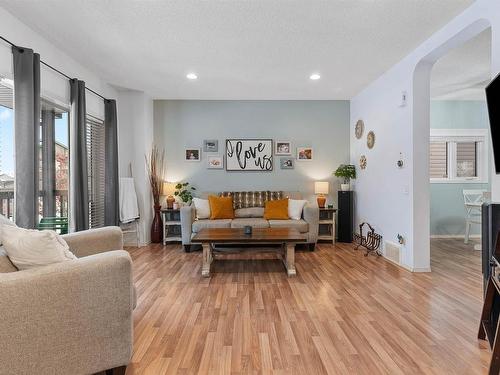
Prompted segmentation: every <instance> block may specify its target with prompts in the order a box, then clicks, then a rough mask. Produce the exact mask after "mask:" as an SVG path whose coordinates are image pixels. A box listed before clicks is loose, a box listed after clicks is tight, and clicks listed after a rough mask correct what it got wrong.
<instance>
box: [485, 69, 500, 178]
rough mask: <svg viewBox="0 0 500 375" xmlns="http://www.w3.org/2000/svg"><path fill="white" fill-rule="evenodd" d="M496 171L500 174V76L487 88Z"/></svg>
mask: <svg viewBox="0 0 500 375" xmlns="http://www.w3.org/2000/svg"><path fill="white" fill-rule="evenodd" d="M486 103H487V104H488V115H489V117H490V129H491V143H492V145H493V158H494V162H495V170H496V173H497V174H500V74H499V75H497V76H496V77H495V79H494V80H493V81H491V82H490V84H489V85H488V86H487V87H486Z"/></svg>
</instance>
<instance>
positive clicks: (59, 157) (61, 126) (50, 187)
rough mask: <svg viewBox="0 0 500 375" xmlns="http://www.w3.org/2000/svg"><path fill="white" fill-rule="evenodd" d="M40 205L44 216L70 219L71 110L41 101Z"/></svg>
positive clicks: (44, 100)
mask: <svg viewBox="0 0 500 375" xmlns="http://www.w3.org/2000/svg"><path fill="white" fill-rule="evenodd" d="M41 107H42V113H41V121H40V205H39V216H40V217H39V219H41V218H42V217H45V218H47V217H63V218H67V217H68V187H69V110H68V109H67V108H65V107H64V106H63V105H57V104H54V103H53V102H51V101H48V100H46V99H42V102H41Z"/></svg>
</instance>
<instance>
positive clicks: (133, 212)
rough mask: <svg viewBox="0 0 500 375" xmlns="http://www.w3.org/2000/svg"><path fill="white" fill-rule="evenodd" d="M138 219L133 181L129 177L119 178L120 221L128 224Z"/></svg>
mask: <svg viewBox="0 0 500 375" xmlns="http://www.w3.org/2000/svg"><path fill="white" fill-rule="evenodd" d="M138 217H139V207H138V205H137V194H136V192H135V186H134V179H133V178H130V177H121V178H120V221H121V222H122V223H130V222H131V221H134V220H135V219H137V218H138Z"/></svg>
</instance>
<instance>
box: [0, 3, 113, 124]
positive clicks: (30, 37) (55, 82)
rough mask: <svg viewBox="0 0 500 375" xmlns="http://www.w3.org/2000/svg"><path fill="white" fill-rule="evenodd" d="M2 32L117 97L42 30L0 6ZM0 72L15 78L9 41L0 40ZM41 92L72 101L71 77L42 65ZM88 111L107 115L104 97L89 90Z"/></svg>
mask: <svg viewBox="0 0 500 375" xmlns="http://www.w3.org/2000/svg"><path fill="white" fill-rule="evenodd" d="M0 35H2V36H3V37H4V38H6V39H8V40H10V41H11V42H13V43H15V44H16V45H18V46H23V47H27V48H31V49H33V50H34V51H35V52H37V53H39V54H40V57H41V59H42V60H43V61H45V62H46V63H48V64H50V65H52V66H54V67H55V68H57V69H59V70H60V71H62V72H64V73H66V74H67V75H69V76H70V77H75V78H78V79H81V80H83V81H85V84H86V86H87V87H90V88H91V89H92V90H94V91H97V92H98V93H100V94H101V95H103V96H105V97H108V98H115V97H116V91H115V90H114V88H113V87H111V86H110V85H108V84H107V83H106V82H105V81H104V80H102V79H101V78H100V77H99V76H98V75H97V74H95V73H93V72H91V71H90V70H89V69H87V68H85V67H84V66H82V65H81V64H79V63H78V62H77V61H76V60H74V59H73V58H71V57H70V56H68V55H67V54H66V53H64V52H63V51H62V50H61V49H60V48H57V47H56V46H55V45H53V44H51V43H50V42H49V41H47V40H46V39H44V38H43V37H41V36H40V34H39V33H37V32H36V31H34V30H32V29H31V28H29V27H28V26H27V25H25V24H24V23H22V22H21V21H20V20H19V19H17V18H16V17H14V16H13V15H11V14H10V13H8V12H7V11H6V10H5V9H3V8H1V7H0ZM0 75H3V76H5V77H8V78H12V53H11V47H10V45H8V44H7V43H5V42H3V41H0ZM41 86H42V87H41V91H42V96H45V97H47V98H50V99H52V100H55V101H58V102H60V103H61V104H69V84H68V80H67V79H66V78H65V77H63V76H61V75H60V74H58V73H56V72H54V71H52V70H51V69H49V68H47V67H45V66H42V67H41ZM86 99H87V112H88V113H90V114H92V115H94V116H97V117H99V118H104V104H103V102H102V99H101V98H99V97H97V96H95V95H93V94H92V93H90V92H88V91H87V98H86Z"/></svg>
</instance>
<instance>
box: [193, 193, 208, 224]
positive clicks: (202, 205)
mask: <svg viewBox="0 0 500 375" xmlns="http://www.w3.org/2000/svg"><path fill="white" fill-rule="evenodd" d="M193 204H194V208H195V210H196V218H197V219H198V220H199V219H209V218H210V203H209V202H208V199H200V198H193Z"/></svg>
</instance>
